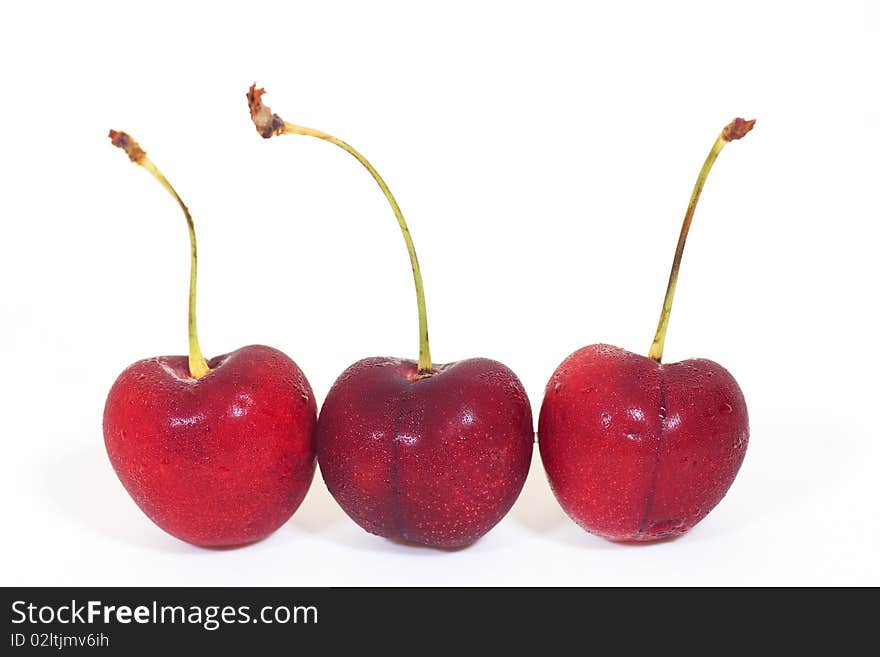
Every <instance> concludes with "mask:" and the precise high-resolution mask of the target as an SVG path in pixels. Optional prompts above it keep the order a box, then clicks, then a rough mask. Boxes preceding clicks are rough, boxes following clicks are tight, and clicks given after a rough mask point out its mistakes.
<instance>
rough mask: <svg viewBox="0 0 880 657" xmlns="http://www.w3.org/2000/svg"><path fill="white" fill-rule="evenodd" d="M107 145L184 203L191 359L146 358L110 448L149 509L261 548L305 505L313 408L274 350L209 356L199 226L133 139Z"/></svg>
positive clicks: (116, 418) (182, 529)
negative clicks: (202, 333) (199, 295)
mask: <svg viewBox="0 0 880 657" xmlns="http://www.w3.org/2000/svg"><path fill="white" fill-rule="evenodd" d="M110 139H111V140H112V142H113V144H114V145H115V146H118V147H119V148H122V149H123V150H124V151H125V152H126V153H127V154H128V156H129V158H130V159H131V161H132V162H134V163H135V164H138V165H140V166H141V167H143V168H144V169H146V170H147V171H148V172H149V173H150V174H151V175H152V176H153V177H154V178H156V179H157V180H158V181H159V182H160V183H161V184H162V186H163V187H164V188H165V189H166V190H167V191H168V192H169V194H171V196H172V197H174V199H175V200H176V201H177V203H178V205H179V206H180V208H181V210H182V211H183V213H184V216H185V217H186V223H187V227H188V230H189V237H190V288H189V315H188V333H189V354H188V356H159V357H155V358H146V359H144V360H140V361H138V362H136V363H134V364H132V365H130V366H129V367H128V368H126V369H125V371H123V372H122V374H120V375H119V378H117V379H116V382H115V383H114V384H113V386H112V388H111V389H110V393H109V395H108V396H107V402H106V405H105V408H104V422H103V429H104V443H105V446H106V448H107V454H108V456H109V457H110V462H111V464H112V465H113V468H114V470H115V471H116V474H117V475H118V477H119V479H120V481H121V482H122V484H123V486H124V487H125V489H126V490H127V491H128V492H129V494H130V495H131V497H132V498H133V499H134V501H135V503H136V504H137V505H138V506H139V507H140V508H141V510H142V511H143V512H144V513H145V514H146V515H147V516H148V517H149V518H150V519H151V520H152V521H153V522H154V523H156V524H157V525H158V526H159V527H161V528H162V529H164V530H165V531H166V532H168V533H169V534H171V535H172V536H175V537H177V538H179V539H180V540H183V541H186V542H188V543H192V544H194V545H198V546H202V547H231V546H239V545H245V544H248V543H253V542H255V541H259V540H261V539H263V538H265V537H266V536H268V535H269V534H271V533H272V532H273V531H275V530H276V529H277V528H278V527H280V526H281V525H282V524H284V523H285V522H286V521H287V520H288V519H289V518H290V516H291V515H292V514H293V513H294V511H296V509H297V507H299V505H300V503H301V502H302V500H303V498H304V497H305V495H306V492H307V491H308V489H309V485H310V484H311V481H312V478H313V475H314V472H315V426H316V423H317V417H316V415H317V406H316V404H315V397H314V394H313V393H312V389H311V387H310V386H309V382H308V381H307V380H306V377H305V375H304V374H303V373H302V371H301V370H300V369H299V367H297V365H296V363H294V362H293V361H292V360H291V359H290V358H288V357H287V356H286V355H284V354H283V353H282V352H280V351H278V350H277V349H273V348H272V347H266V346H261V345H252V346H248V347H242V348H241V349H238V350H236V351H233V352H230V353H228V354H224V355H221V356H217V357H215V358H212V359H210V360H206V359H205V358H204V356H203V355H202V351H201V348H200V346H199V341H198V331H197V327H196V270H197V250H196V237H195V229H194V226H193V221H192V217H191V216H190V213H189V210H188V209H187V207H186V206H185V205H184V203H183V201H182V200H181V198H180V196H178V194H177V192H176V191H175V190H174V188H173V187H172V186H171V184H170V183H169V182H168V180H167V179H166V178H165V176H163V175H162V173H161V172H160V171H159V169H157V168H156V166H155V165H154V164H153V163H152V161H150V159H149V158H147V156H146V153H145V152H144V151H143V149H141V148H140V146H139V145H138V144H137V143H136V142H135V141H134V140H133V139H132V138H131V137H130V136H129V135H127V134H126V133H124V132H117V131H113V130H111V131H110Z"/></svg>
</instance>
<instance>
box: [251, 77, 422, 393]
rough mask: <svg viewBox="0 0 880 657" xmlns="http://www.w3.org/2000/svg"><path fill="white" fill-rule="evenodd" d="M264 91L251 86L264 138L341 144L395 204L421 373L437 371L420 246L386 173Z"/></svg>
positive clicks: (255, 116) (254, 111)
mask: <svg viewBox="0 0 880 657" xmlns="http://www.w3.org/2000/svg"><path fill="white" fill-rule="evenodd" d="M264 93H265V90H264V89H257V88H256V85H255V84H254V85H251V88H250V90H249V91H248V94H247V99H248V106H249V107H250V111H251V118H252V119H253V121H254V125H255V126H256V128H257V132H259V133H260V135H261V136H262V137H264V138H266V139H268V138H270V137H272V136H273V135H304V136H306V137H315V138H317V139H322V140H324V141H327V142H330V143H331V144H334V145H336V146H338V147H339V148H341V149H342V150H344V151H345V152H346V153H348V154H349V155H351V156H352V157H354V158H355V159H356V160H357V161H358V162H360V163H361V165H362V166H363V167H364V168H365V169H366V170H367V171H369V173H370V175H371V176H372V177H373V180H375V181H376V184H378V185H379V188H380V189H381V190H382V193H383V194H384V195H385V198H386V199H387V200H388V203H389V204H390V205H391V210H392V211H393V212H394V216H395V217H397V223H398V225H399V226H400V231H401V233H403V240H404V242H406V250H407V251H408V252H409V262H410V265H411V266H412V273H413V282H414V283H415V287H416V303H417V305H418V310H419V363H418V376H419V377H426V376H430V375H431V374H432V373H433V367H432V363H431V348H430V346H429V344H428V313H427V310H426V308H425V289H424V286H423V284H422V272H421V269H420V268H419V259H418V257H417V256H416V248H415V245H414V244H413V241H412V236H411V235H410V232H409V228H408V227H407V225H406V220H405V219H404V218H403V212H401V210H400V206H399V205H398V204H397V200H396V199H395V198H394V195H393V194H392V193H391V190H390V189H389V188H388V185H387V184H386V183H385V181H384V180H383V179H382V176H380V175H379V172H378V171H376V169H375V168H374V167H373V165H372V164H370V162H369V161H368V160H367V158H365V157H364V156H363V155H361V154H360V153H359V152H358V151H357V150H355V149H354V148H353V147H352V146H351V145H349V144H347V143H345V142H344V141H342V140H341V139H337V138H336V137H334V136H333V135H331V134H328V133H326V132H322V131H321V130H315V129H314V128H306V127H304V126H300V125H295V124H293V123H288V122H287V121H285V120H283V119H282V118H281V117H279V116H278V115H277V114H273V113H272V111H271V110H270V109H269V107H268V106H266V105H265V104H263V102H262V100H261V97H262V95H263V94H264Z"/></svg>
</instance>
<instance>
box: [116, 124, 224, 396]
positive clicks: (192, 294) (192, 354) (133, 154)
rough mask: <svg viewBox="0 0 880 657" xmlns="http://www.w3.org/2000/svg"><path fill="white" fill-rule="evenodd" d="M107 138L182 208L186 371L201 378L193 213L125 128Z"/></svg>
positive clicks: (202, 363)
mask: <svg viewBox="0 0 880 657" xmlns="http://www.w3.org/2000/svg"><path fill="white" fill-rule="evenodd" d="M109 137H110V140H111V141H112V142H113V145H114V146H118V147H119V148H121V149H122V150H124V151H125V153H126V154H127V155H128V157H129V159H130V160H131V161H132V162H134V163H135V164H139V165H140V166H142V167H143V168H144V169H146V170H147V171H149V172H150V174H151V175H152V176H153V177H154V178H155V179H156V180H158V181H159V182H160V183H161V184H162V187H164V188H165V189H166V190H167V191H168V193H169V194H171V196H173V197H174V200H175V201H177V204H178V205H179V206H180V209H181V210H183V214H184V216H185V217H186V226H187V229H188V230H189V245H190V270H189V324H188V330H189V373H190V376H191V377H192V378H194V379H201V378H202V377H203V376H205V375H206V374H209V373H210V372H211V368H209V367H208V363H207V361H205V357H204V356H203V355H202V349H201V347H200V346H199V335H198V328H197V326H196V277H197V270H198V257H197V249H196V229H195V226H194V225H193V220H192V216H191V215H190V213H189V209H188V208H187V207H186V205H184V203H183V200H182V199H181V198H180V196H179V195H178V194H177V191H175V189H174V187H172V186H171V183H169V182H168V179H167V178H165V176H164V175H163V174H162V172H161V171H159V169H158V168H156V165H155V164H153V163H152V162H151V161H150V159H149V158H148V157H147V154H146V152H145V151H144V150H143V149H142V148H141V147H140V146H139V145H138V143H137V142H136V141H135V140H134V139H132V138H131V137H130V136H129V135H128V134H127V133H125V132H117V131H116V130H111V131H110V135H109Z"/></svg>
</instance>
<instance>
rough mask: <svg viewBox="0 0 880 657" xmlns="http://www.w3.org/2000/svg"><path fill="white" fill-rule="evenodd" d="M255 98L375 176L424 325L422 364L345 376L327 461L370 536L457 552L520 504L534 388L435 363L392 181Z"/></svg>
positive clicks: (323, 428)
mask: <svg viewBox="0 0 880 657" xmlns="http://www.w3.org/2000/svg"><path fill="white" fill-rule="evenodd" d="M263 93H264V91H263V90H262V89H257V88H256V85H254V86H252V87H251V88H250V91H249V92H248V94H247V98H248V105H249V107H250V111H251V118H252V119H253V121H254V125H255V126H256V129H257V132H258V133H259V134H260V135H261V136H263V137H264V138H267V139H268V138H270V137H272V136H274V135H283V134H293V135H304V136H309V137H315V138H317V139H321V140H324V141H327V142H329V143H331V144H334V145H335V146H337V147H339V148H341V149H343V150H344V151H346V152H347V153H349V154H350V155H351V156H353V157H354V158H355V159H356V160H357V161H358V162H360V164H361V165H362V166H363V167H364V168H366V169H367V171H368V172H369V173H370V175H371V176H372V177H373V179H374V180H375V181H376V183H377V184H378V185H379V187H380V189H381V190H382V193H383V194H384V195H385V198H386V199H387V200H388V202H389V204H390V205H391V208H392V211H393V212H394V215H395V217H396V218H397V221H398V225H399V226H400V229H401V232H402V233H403V238H404V242H405V244H406V248H407V251H408V253H409V258H410V265H411V268H412V272H413V280H414V283H415V289H416V302H417V308H418V317H419V358H418V361H413V360H406V359H399V358H366V359H364V360H361V361H359V362H357V363H355V364H354V365H352V366H351V367H349V368H348V369H346V370H345V371H344V372H343V373H342V374H341V375H340V376H339V378H338V379H337V380H336V382H335V383H334V384H333V387H332V388H331V390H330V392H329V393H328V395H327V398H326V400H325V401H324V405H323V407H322V408H321V413H320V415H319V418H318V430H317V450H318V463H319V464H320V467H321V474H322V475H323V478H324V482H325V483H326V484H327V488H328V490H329V491H330V493H331V494H332V495H333V497H334V498H335V499H336V501H337V502H338V503H339V505H340V506H341V507H342V509H343V510H344V511H345V512H346V513H347V514H348V515H349V516H350V517H351V518H352V519H353V520H354V521H355V522H356V523H358V524H359V525H360V526H361V527H363V528H364V529H366V530H367V531H368V532H371V533H373V534H377V535H379V536H384V537H386V538H390V539H396V540H400V541H406V542H412V543H419V544H423V545H428V546H433V547H440V548H454V547H461V546H465V545H468V544H470V543H473V542H474V541H476V540H477V539H478V538H480V537H481V536H483V535H484V534H485V533H486V532H488V531H489V530H490V529H491V528H492V527H494V526H495V525H496V524H497V523H498V522H499V521H500V520H501V519H502V518H503V517H504V516H505V514H506V513H507V512H508V511H509V510H510V508H511V507H512V506H513V503H514V502H515V501H516V498H517V497H518V495H519V493H520V491H521V490H522V487H523V484H524V483H525V479H526V475H527V474H528V471H529V465H530V463H531V458H532V450H533V444H534V429H533V425H532V413H531V406H530V404H529V400H528V398H527V396H526V393H525V390H524V388H523V386H522V384H521V383H520V381H519V379H518V378H517V377H516V375H515V374H514V373H513V372H512V371H511V370H510V369H508V368H507V367H506V366H504V365H502V364H501V363H499V362H496V361H493V360H489V359H485V358H471V359H467V360H462V361H458V362H454V363H449V364H444V365H440V364H436V363H433V362H432V360H431V354H430V348H429V344H428V322H427V312H426V307H425V295H424V289H423V286H422V277H421V270H420V268H419V263H418V259H417V257H416V252H415V247H414V246H413V242H412V237H411V236H410V233H409V229H408V228H407V225H406V222H405V220H404V217H403V214H402V212H401V210H400V207H399V206H398V204H397V201H396V200H395V199H394V196H393V195H392V194H391V191H390V190H389V188H388V186H387V185H386V184H385V181H384V180H383V179H382V178H381V176H380V175H379V173H378V172H377V171H376V169H374V168H373V166H372V165H371V164H370V163H369V162H368V161H367V160H366V158H364V157H363V156H362V155H361V154H360V153H359V152H358V151H356V150H355V149H354V148H352V147H351V146H350V145H348V144H347V143H345V142H343V141H341V140H339V139H337V138H336V137H333V136H332V135H329V134H327V133H325V132H322V131H320V130H314V129H312V128H305V127H303V126H298V125H294V124H292V123H288V122H286V121H284V120H283V119H281V118H280V117H279V116H278V115H277V114H273V113H272V112H271V110H270V109H269V108H268V107H267V106H266V105H265V104H263V102H262V95H263Z"/></svg>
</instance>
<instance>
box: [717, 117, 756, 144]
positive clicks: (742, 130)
mask: <svg viewBox="0 0 880 657" xmlns="http://www.w3.org/2000/svg"><path fill="white" fill-rule="evenodd" d="M754 127H755V119H752V120H751V121H746V120H745V119H734V120H733V121H731V122H730V123H728V124H727V125H726V126H724V130H722V131H721V136H722V137H723V138H724V140H725V141H733V140H734V139H742V138H743V137H745V136H746V135H747V134H748V132H749V130H751V129H752V128H754Z"/></svg>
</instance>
